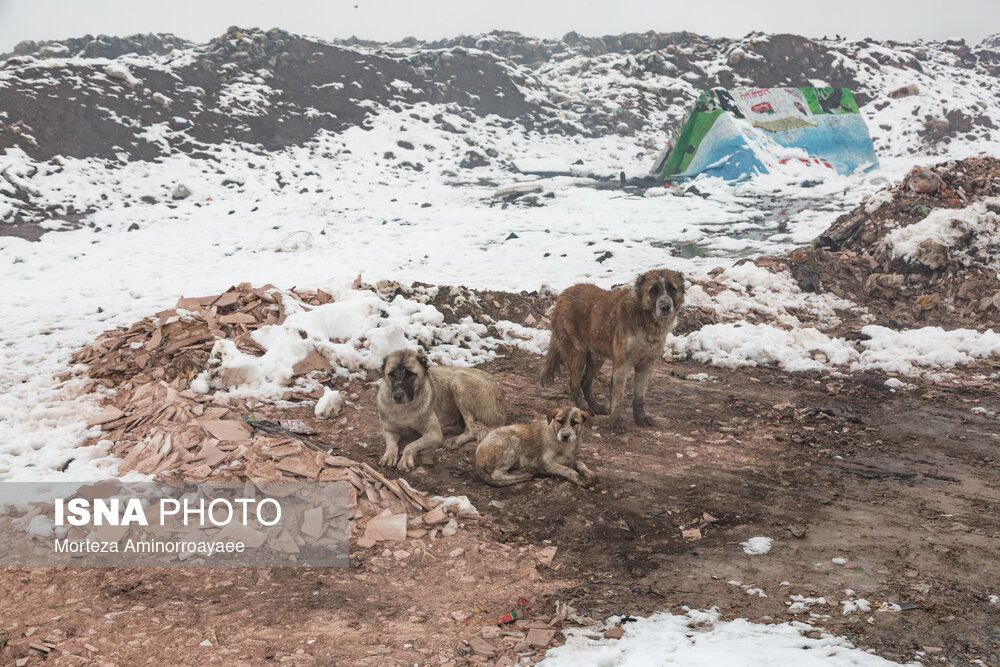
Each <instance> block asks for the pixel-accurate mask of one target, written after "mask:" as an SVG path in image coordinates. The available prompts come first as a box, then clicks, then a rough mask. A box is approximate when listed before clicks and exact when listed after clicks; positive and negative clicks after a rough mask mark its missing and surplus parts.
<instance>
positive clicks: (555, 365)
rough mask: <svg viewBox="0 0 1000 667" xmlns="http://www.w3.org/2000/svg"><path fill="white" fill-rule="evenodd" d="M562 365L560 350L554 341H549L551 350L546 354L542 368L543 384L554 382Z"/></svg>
mask: <svg viewBox="0 0 1000 667" xmlns="http://www.w3.org/2000/svg"><path fill="white" fill-rule="evenodd" d="M560 366H562V360H561V359H560V358H559V350H558V348H557V347H556V345H555V342H554V341H553V342H552V343H549V351H548V352H547V353H546V354H545V366H544V367H543V368H542V377H541V382H542V384H543V385H548V384H552V382H553V381H554V380H555V379H556V372H557V371H558V370H559V367H560Z"/></svg>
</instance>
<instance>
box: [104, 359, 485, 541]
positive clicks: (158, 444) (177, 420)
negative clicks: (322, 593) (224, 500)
mask: <svg viewBox="0 0 1000 667" xmlns="http://www.w3.org/2000/svg"><path fill="white" fill-rule="evenodd" d="M181 379H182V378H181V377H177V378H175V379H174V380H173V381H172V382H167V381H165V380H148V381H145V382H142V381H139V376H135V377H133V378H132V379H131V380H129V381H127V382H125V383H124V384H123V385H122V386H121V387H120V388H119V390H118V392H117V393H116V395H115V396H114V398H113V399H112V400H111V401H110V403H109V404H108V405H106V406H105V408H104V409H103V411H102V412H101V413H100V414H99V415H98V416H96V417H95V418H93V419H92V420H91V421H90V425H91V426H98V427H100V429H101V431H102V433H101V435H100V436H97V437H95V438H93V439H91V441H90V443H89V444H94V443H95V442H99V441H106V442H109V443H110V445H109V449H110V453H112V454H114V455H116V456H118V457H120V458H121V459H122V460H121V463H120V465H119V468H118V472H119V474H126V473H129V472H133V471H134V472H139V473H143V474H146V475H149V476H151V477H153V478H154V479H158V480H164V481H169V482H172V483H178V484H179V483H202V482H209V481H211V482H233V481H245V480H249V481H251V482H253V483H254V484H256V485H258V486H259V487H261V488H265V487H266V486H267V485H268V484H273V483H276V482H288V481H298V482H303V481H312V482H348V483H349V484H350V485H351V487H350V493H349V504H348V506H349V509H350V510H351V515H350V520H351V536H352V539H355V541H356V542H357V543H358V544H359V545H360V546H363V547H371V546H373V545H374V544H376V543H378V542H383V541H402V540H406V539H413V538H421V537H425V536H429V537H430V538H431V539H434V538H435V537H437V536H438V535H439V534H441V535H443V536H447V535H450V534H453V533H454V532H455V531H457V530H458V525H459V524H458V518H459V517H461V518H463V519H465V518H468V516H469V514H468V511H467V510H466V509H464V508H462V507H460V506H459V507H456V506H452V505H449V504H447V503H446V501H442V500H435V499H432V498H429V497H428V496H427V494H426V493H423V492H420V491H417V490H416V489H414V488H413V487H411V486H410V485H409V484H408V483H407V482H406V480H405V479H397V480H391V479H388V478H386V477H384V476H383V475H382V474H381V473H379V472H378V471H377V470H375V469H374V468H372V467H371V466H369V465H368V464H367V463H364V462H360V463H359V462H356V461H353V460H351V459H349V458H346V457H344V456H339V455H335V454H333V453H332V448H330V447H329V446H326V445H324V444H323V443H321V442H317V441H316V440H315V439H313V438H310V437H309V434H311V433H314V431H313V430H312V429H311V428H309V427H308V426H307V425H306V424H305V423H304V422H302V421H291V422H272V421H268V420H263V419H256V418H255V417H254V416H253V414H252V413H250V412H249V411H247V410H246V408H245V407H240V408H234V407H227V406H220V405H214V404H213V403H212V398H211V397H210V396H205V395H198V394H195V393H193V392H192V391H191V390H189V389H178V385H179V384H180V382H181ZM362 527H363V528H362Z"/></svg>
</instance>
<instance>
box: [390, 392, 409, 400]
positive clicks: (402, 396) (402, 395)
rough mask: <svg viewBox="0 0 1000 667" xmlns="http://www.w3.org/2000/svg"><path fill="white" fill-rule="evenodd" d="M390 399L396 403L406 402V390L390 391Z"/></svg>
mask: <svg viewBox="0 0 1000 667" xmlns="http://www.w3.org/2000/svg"><path fill="white" fill-rule="evenodd" d="M392 400H394V401H396V402H397V403H406V402H407V398H406V392H404V391H394V392H392Z"/></svg>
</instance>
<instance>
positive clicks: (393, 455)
mask: <svg viewBox="0 0 1000 667" xmlns="http://www.w3.org/2000/svg"><path fill="white" fill-rule="evenodd" d="M398 456H399V454H398V453H397V452H395V451H391V452H386V453H385V454H383V455H382V458H380V459H379V460H378V462H379V464H380V465H383V466H385V467H386V468H391V467H392V466H394V465H396V459H397V458H398Z"/></svg>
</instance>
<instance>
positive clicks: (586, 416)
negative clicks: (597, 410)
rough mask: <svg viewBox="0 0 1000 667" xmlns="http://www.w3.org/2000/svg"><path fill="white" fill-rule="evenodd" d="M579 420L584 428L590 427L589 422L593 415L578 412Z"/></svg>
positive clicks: (582, 411) (585, 411)
mask: <svg viewBox="0 0 1000 667" xmlns="http://www.w3.org/2000/svg"><path fill="white" fill-rule="evenodd" d="M580 418H581V419H582V420H583V422H581V423H582V424H583V425H584V426H589V425H590V420H591V419H593V418H594V415H593V414H592V413H590V412H588V411H587V410H580Z"/></svg>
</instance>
